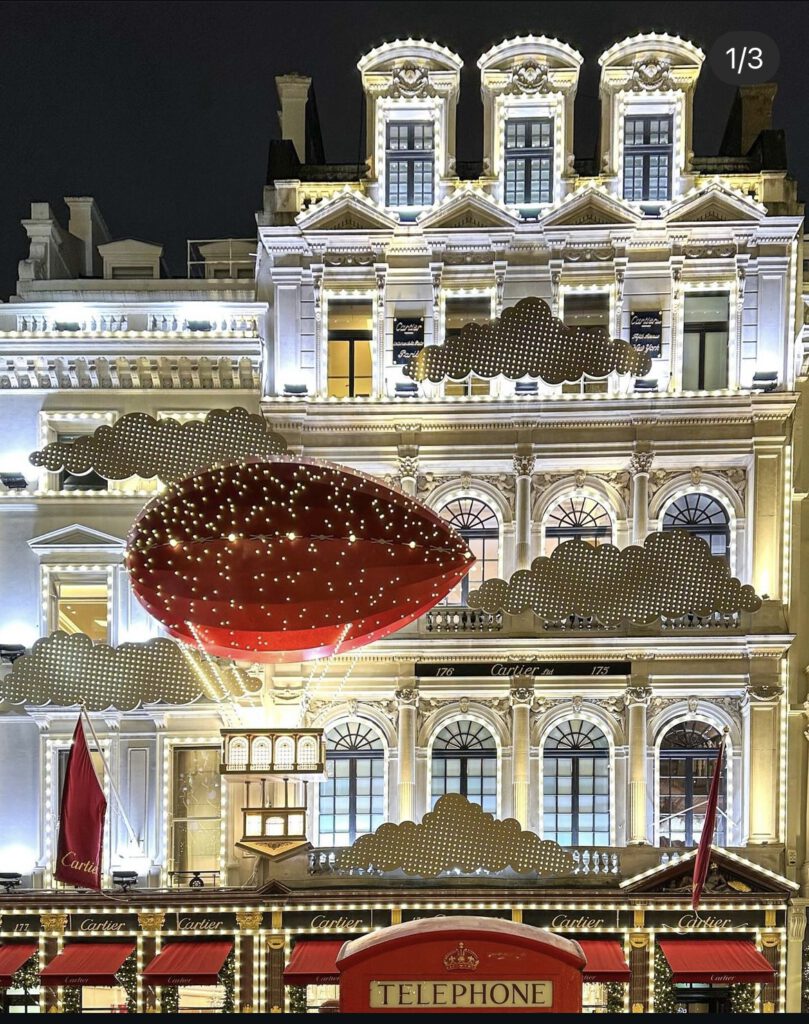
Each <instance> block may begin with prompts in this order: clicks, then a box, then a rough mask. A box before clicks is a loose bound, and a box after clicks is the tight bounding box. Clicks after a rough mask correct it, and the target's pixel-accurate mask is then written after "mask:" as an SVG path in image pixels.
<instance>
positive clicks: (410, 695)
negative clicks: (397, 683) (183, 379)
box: [395, 686, 419, 707]
mask: <svg viewBox="0 0 809 1024" xmlns="http://www.w3.org/2000/svg"><path fill="white" fill-rule="evenodd" d="M395 696H396V700H397V701H398V703H399V704H409V705H410V706H411V707H412V706H418V703H419V691H418V689H417V688H416V687H415V686H403V687H402V688H401V689H399V690H397V691H396V695H395Z"/></svg>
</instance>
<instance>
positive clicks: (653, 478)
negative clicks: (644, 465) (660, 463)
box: [647, 469, 670, 498]
mask: <svg viewBox="0 0 809 1024" xmlns="http://www.w3.org/2000/svg"><path fill="white" fill-rule="evenodd" d="M669 475H670V474H669V472H668V470H666V469H653V470H652V471H651V473H650V474H649V483H648V484H647V487H648V490H649V497H650V498H651V497H652V495H653V494H654V493H655V491H659V490H660V488H661V487H662V486H663V485H664V484H665V483H666V481H667V480H668V478H669Z"/></svg>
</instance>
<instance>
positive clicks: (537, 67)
mask: <svg viewBox="0 0 809 1024" xmlns="http://www.w3.org/2000/svg"><path fill="white" fill-rule="evenodd" d="M554 91H556V90H554V87H553V84H552V83H551V80H550V75H549V73H548V65H547V64H540V63H539V62H538V61H535V60H526V61H523V63H522V64H519V65H517V67H515V68H512V70H511V75H510V78H509V82H508V85H506V87H505V89H503V92H504V93H505V94H506V95H507V96H514V95H519V94H521V93H528V94H529V95H532V96H533V95H536V94H537V93H541V94H546V93H549V92H554Z"/></svg>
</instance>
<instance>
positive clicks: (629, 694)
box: [624, 686, 652, 707]
mask: <svg viewBox="0 0 809 1024" xmlns="http://www.w3.org/2000/svg"><path fill="white" fill-rule="evenodd" d="M651 699H652V688H651V686H627V688H626V689H625V690H624V703H625V704H626V706H627V707H629V706H630V705H631V704H643V705H644V706H646V707H648V706H649V702H650V701H651Z"/></svg>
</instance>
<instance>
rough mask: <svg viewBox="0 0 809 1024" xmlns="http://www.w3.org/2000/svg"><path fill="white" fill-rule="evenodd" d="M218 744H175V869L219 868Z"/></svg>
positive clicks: (201, 869) (172, 841) (173, 816)
mask: <svg viewBox="0 0 809 1024" xmlns="http://www.w3.org/2000/svg"><path fill="white" fill-rule="evenodd" d="M220 753H221V751H220V748H219V747H185V746H183V747H179V746H178V747H175V748H174V758H173V765H172V767H173V772H172V803H171V810H172V820H171V858H172V867H173V870H174V871H218V870H219V830H220V817H221V793H220V776H219V755H220Z"/></svg>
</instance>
